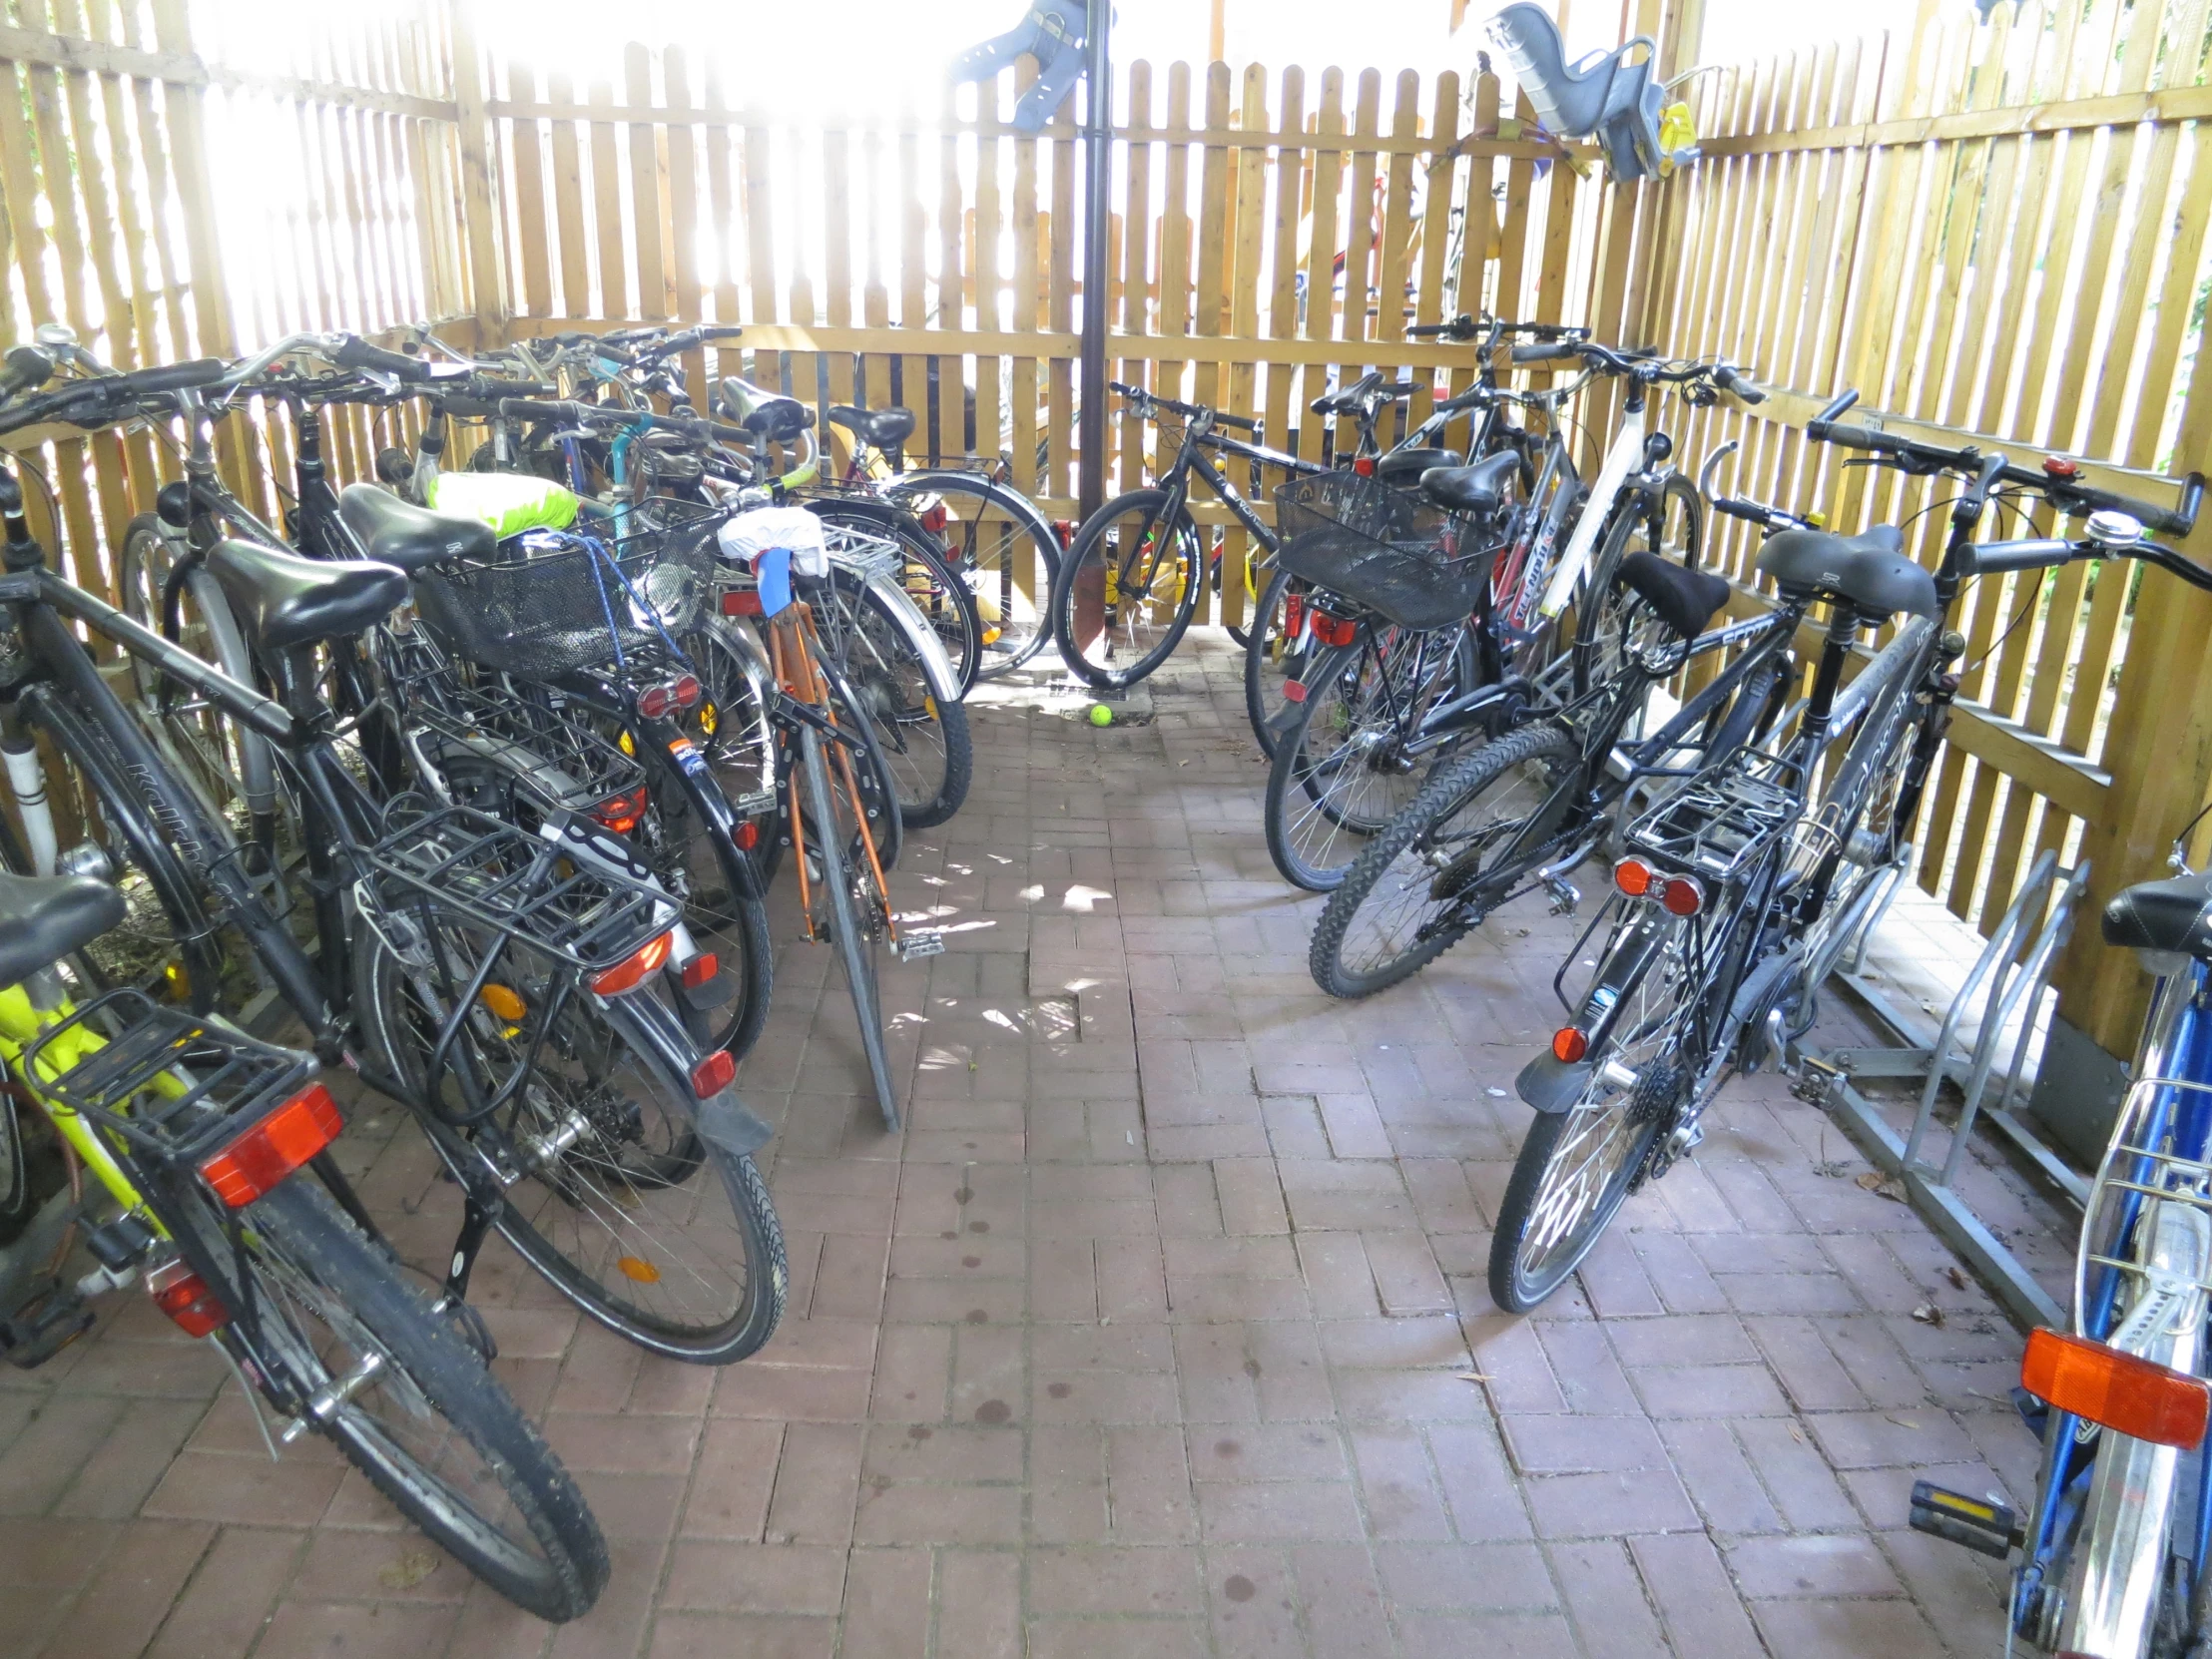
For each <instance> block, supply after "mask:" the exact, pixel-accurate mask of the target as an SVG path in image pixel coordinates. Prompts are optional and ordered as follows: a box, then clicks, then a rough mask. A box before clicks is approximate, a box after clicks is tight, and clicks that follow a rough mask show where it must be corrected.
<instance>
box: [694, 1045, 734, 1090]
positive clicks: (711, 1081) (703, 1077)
mask: <svg viewBox="0 0 2212 1659" xmlns="http://www.w3.org/2000/svg"><path fill="white" fill-rule="evenodd" d="M737 1075H738V1062H737V1059H736V1057H735V1056H733V1055H732V1054H731V1052H730V1051H729V1050H728V1049H727V1048H718V1049H716V1050H715V1051H714V1052H713V1053H712V1054H710V1055H708V1056H707V1057H706V1058H705V1059H704V1060H702V1061H700V1062H699V1064H697V1065H696V1066H694V1067H692V1068H691V1086H692V1093H693V1094H695V1095H697V1096H699V1098H700V1099H701V1100H705V1099H707V1098H709V1097H710V1096H712V1095H718V1094H720V1093H722V1091H723V1090H724V1089H727V1088H728V1087H729V1086H730V1079H731V1078H733V1077H735V1076H737Z"/></svg>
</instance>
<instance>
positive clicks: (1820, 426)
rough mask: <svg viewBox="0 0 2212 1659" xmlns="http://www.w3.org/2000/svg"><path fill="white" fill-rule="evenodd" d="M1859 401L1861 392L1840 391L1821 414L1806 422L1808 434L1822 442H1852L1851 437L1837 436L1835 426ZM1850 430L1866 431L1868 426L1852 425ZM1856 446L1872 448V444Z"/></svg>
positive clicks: (1858, 446)
mask: <svg viewBox="0 0 2212 1659" xmlns="http://www.w3.org/2000/svg"><path fill="white" fill-rule="evenodd" d="M1858 401H1859V393H1858V392H1857V391H1845V392H1842V393H1839V394H1838V395H1837V396H1836V397H1835V398H1834V399H1833V400H1832V401H1831V402H1830V403H1829V405H1828V407H1827V408H1825V409H1823V410H1821V412H1820V413H1819V414H1817V415H1815V416H1814V417H1813V418H1812V419H1811V420H1809V421H1807V422H1806V423H1805V432H1806V436H1808V437H1810V438H1812V439H1814V440H1815V441H1816V442H1820V443H1850V442H1851V440H1850V439H1849V438H1840V437H1837V436H1835V434H1834V431H1833V428H1834V427H1835V424H1836V422H1837V420H1838V419H1839V418H1841V417H1842V416H1843V415H1844V414H1846V413H1848V412H1849V411H1850V409H1851V406H1852V405H1853V404H1854V403H1856V402H1858ZM1850 430H1852V431H1865V430H1866V428H1865V427H1852V428H1850ZM1855 447H1857V448H1860V449H1867V448H1871V447H1872V445H1870V444H1863V443H1862V444H1858V445H1855Z"/></svg>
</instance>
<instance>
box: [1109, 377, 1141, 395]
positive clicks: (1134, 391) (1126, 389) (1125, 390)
mask: <svg viewBox="0 0 2212 1659" xmlns="http://www.w3.org/2000/svg"><path fill="white" fill-rule="evenodd" d="M1106 389H1107V390H1108V391H1118V392H1120V393H1121V394H1122V396H1124V397H1142V396H1144V395H1145V394H1144V391H1143V390H1142V389H1141V388H1140V387H1137V386H1125V385H1123V384H1122V383H1121V382H1120V381H1119V380H1108V381H1107V382H1106Z"/></svg>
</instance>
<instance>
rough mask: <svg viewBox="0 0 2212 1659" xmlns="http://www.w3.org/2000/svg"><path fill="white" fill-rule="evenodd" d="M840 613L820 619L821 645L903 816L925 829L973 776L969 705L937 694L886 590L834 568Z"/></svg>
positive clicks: (949, 810) (958, 798)
mask: <svg viewBox="0 0 2212 1659" xmlns="http://www.w3.org/2000/svg"><path fill="white" fill-rule="evenodd" d="M833 581H834V593H833V602H834V606H835V610H836V612H837V615H836V617H835V620H834V622H833V624H832V625H831V626H830V627H820V625H821V624H822V623H823V621H824V620H825V617H826V614H827V613H828V612H829V610H830V607H829V606H824V605H818V606H817V607H816V608H815V619H816V623H817V625H818V628H820V631H821V634H822V636H823V646H824V648H825V649H826V650H827V651H828V652H829V653H830V656H831V658H832V660H833V661H834V662H835V663H836V665H837V668H838V671H839V672H840V673H841V674H842V675H843V676H844V681H845V684H846V685H847V686H848V687H850V688H851V690H852V692H853V694H854V698H855V701H856V706H857V707H858V708H859V710H860V712H861V713H862V714H863V715H865V716H866V717H867V721H868V725H869V726H870V728H871V729H872V730H873V732H874V735H875V741H876V744H877V746H878V747H879V748H880V749H881V750H882V753H883V760H884V762H885V764H886V765H888V766H889V768H890V771H891V776H892V778H893V779H894V780H896V783H897V795H898V812H899V818H900V822H901V823H902V824H903V825H904V826H905V827H906V828H908V829H912V830H927V829H930V828H933V827H934V826H936V825H939V824H942V823H944V822H945V821H946V820H947V819H949V818H951V817H952V816H953V815H954V814H955V813H957V812H958V811H959V810H960V808H961V807H962V806H963V805H964V804H965V803H966V801H967V794H968V788H969V786H970V784H972V783H973V781H974V777H975V740H974V737H973V736H972V734H971V733H970V732H969V729H968V718H967V709H966V707H965V706H964V705H963V704H961V703H960V702H958V701H957V700H954V701H950V702H947V701H946V700H945V699H943V698H941V697H938V696H937V695H936V694H935V692H934V691H933V690H932V689H931V687H930V684H929V673H928V669H927V666H926V665H925V664H924V663H923V662H922V661H921V660H920V657H919V655H918V653H916V652H915V651H914V649H913V646H912V644H911V642H910V641H909V640H908V639H907V638H906V636H905V633H904V630H903V629H901V628H900V626H899V622H898V618H897V617H896V616H895V615H893V614H892V611H891V606H892V605H894V604H895V603H896V602H897V596H896V595H890V596H886V595H884V594H883V593H881V592H879V591H877V589H876V588H875V587H873V586H872V585H869V584H866V583H862V582H860V581H858V580H857V579H856V578H855V577H853V576H852V574H851V573H850V572H848V571H843V570H838V571H835V572H833Z"/></svg>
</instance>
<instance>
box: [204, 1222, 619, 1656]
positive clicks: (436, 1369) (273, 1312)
mask: <svg viewBox="0 0 2212 1659" xmlns="http://www.w3.org/2000/svg"><path fill="white" fill-rule="evenodd" d="M245 1219H246V1224H247V1229H248V1230H247V1233H246V1240H247V1244H246V1254H245V1257H244V1260H245V1264H246V1271H247V1274H248V1275H249V1276H250V1278H251V1280H252V1284H251V1286H246V1287H235V1288H234V1294H233V1299H232V1301H231V1302H230V1303H229V1304H227V1306H229V1307H230V1308H231V1311H232V1313H233V1316H234V1318H236V1317H237V1316H239V1315H240V1314H242V1313H243V1312H244V1308H243V1306H242V1305H243V1304H244V1302H245V1301H246V1298H247V1296H251V1298H252V1300H253V1304H254V1308H255V1312H256V1314H257V1316H258V1322H259V1329H258V1334H259V1337H260V1339H261V1342H260V1347H261V1350H262V1352H261V1354H260V1356H259V1357H260V1358H261V1359H262V1360H263V1361H264V1363H271V1362H274V1363H275V1364H277V1365H279V1366H281V1367H282V1369H283V1370H284V1371H285V1372H286V1373H288V1374H289V1375H288V1379H287V1381H288V1382H289V1383H290V1384H291V1387H292V1389H293V1390H295V1391H296V1393H297V1394H298V1396H299V1397H300V1398H302V1399H304V1398H311V1397H313V1396H315V1395H316V1394H317V1393H319V1392H321V1391H323V1390H326V1389H330V1388H331V1387H332V1386H333V1384H336V1383H340V1382H341V1381H349V1380H352V1379H354V1378H357V1377H359V1375H360V1374H361V1372H362V1370H363V1369H364V1368H373V1370H372V1371H371V1374H370V1377H369V1380H368V1381H367V1382H366V1383H363V1384H361V1385H358V1386H356V1387H355V1388H354V1390H353V1391H352V1392H351V1393H350V1394H348V1395H347V1396H346V1397H345V1399H344V1400H343V1401H342V1403H338V1404H335V1405H333V1406H331V1407H330V1408H329V1410H328V1412H327V1413H326V1414H323V1415H320V1416H319V1417H315V1418H313V1419H312V1420H311V1421H310V1426H312V1427H315V1428H317V1429H319V1431H320V1432H322V1433H324V1434H327V1435H328V1436H329V1437H330V1438H331V1439H333V1440H335V1441H336V1442H337V1444H338V1446H339V1448H340V1449H341V1450H342V1451H343V1452H344V1453H345V1455H346V1457H347V1458H348V1459H350V1460H351V1462H352V1463H353V1465H354V1466H355V1467H356V1468H358V1469H359V1470H360V1471H361V1472H362V1473H363V1474H365V1475H366V1476H367V1477H368V1479H369V1481H370V1482H371V1483H372V1484H373V1485H374V1486H375V1487H376V1489H377V1490H378V1491H380V1492H382V1493H383V1494H384V1496H385V1497H387V1498H389V1499H390V1500H391V1502H392V1503H393V1505H394V1506H395V1507H397V1508H398V1509H399V1511H400V1512H401V1513H402V1514H404V1515H405V1516H406V1517H407V1518H408V1519H409V1520H411V1521H413V1522H414V1523H415V1524H416V1525H417V1526H419V1527H421V1528H422V1530H423V1531H424V1532H425V1533H427V1534H428V1535H429V1536H430V1538H431V1539H433V1540H434V1541H435V1542H436V1543H437V1544H438V1545H439V1547H441V1548H443V1549H444V1550H445V1551H446V1552H447V1553H449V1554H450V1555H452V1556H453V1557H454V1558H455V1559H456V1560H458V1561H459V1562H460V1563H461V1564H462V1565H463V1566H465V1567H467V1568H468V1570H469V1571H470V1572H472V1573H474V1574H475V1575H476V1576H477V1577H478V1578H481V1579H482V1580H483V1581H484V1582H485V1583H487V1584H489V1585H490V1586H491V1587H492V1588H493V1589H495V1590H497V1591H498V1592H499V1593H500V1594H501V1595H503V1596H505V1597H506V1598H507V1599H508V1600H509V1601H511V1602H513V1603H514V1604H515V1605H516V1606H518V1607H521V1608H523V1609H525V1610H526V1611H528V1612H531V1613H535V1614H536V1615H537V1616H538V1617H539V1618H541V1619H550V1620H554V1621H562V1620H567V1619H573V1618H576V1617H578V1616H579V1615H581V1614H583V1613H584V1612H586V1611H588V1610H589V1609H590V1607H591V1605H592V1604H593V1603H594V1602H595V1601H597V1600H598V1599H599V1592H600V1591H601V1589H603V1588H604V1587H605V1585H606V1582H607V1571H608V1564H607V1544H606V1540H605V1539H604V1538H603V1537H602V1536H601V1535H600V1531H599V1524H598V1522H597V1521H595V1520H594V1519H593V1518H592V1513H591V1510H590V1509H589V1508H588V1507H587V1506H586V1504H585V1502H584V1495H583V1493H582V1492H580V1491H578V1490H577V1488H576V1483H575V1481H574V1480H572V1479H571V1478H570V1477H569V1474H568V1471H567V1470H566V1469H564V1468H563V1467H562V1466H561V1462H560V1459H559V1458H558V1457H556V1456H555V1455H554V1454H553V1451H552V1450H551V1448H550V1447H548V1446H547V1445H546V1443H545V1441H544V1440H543V1439H542V1438H540V1437H539V1434H538V1431H537V1430H536V1429H535V1428H534V1427H532V1426H531V1424H530V1421H529V1419H528V1418H527V1417H525V1416H524V1415H523V1414H522V1410H521V1407H520V1406H518V1405H517V1404H516V1403H515V1401H514V1396H513V1395H511V1394H510V1393H508V1392H507V1390H506V1388H505V1386H504V1385H503V1384H502V1383H500V1382H499V1380H498V1378H496V1377H495V1376H493V1375H492V1373H491V1372H490V1370H489V1369H488V1368H487V1367H486V1366H485V1364H484V1361H483V1358H482V1356H481V1355H479V1354H478V1353H477V1351H476V1350H475V1349H474V1348H473V1347H471V1346H470V1345H469V1344H468V1343H466V1342H464V1341H463V1340H462V1338H461V1335H460V1333H459V1331H458V1330H457V1329H456V1327H455V1326H454V1325H453V1324H451V1323H449V1322H448V1321H447V1320H445V1319H443V1318H442V1317H441V1316H439V1315H438V1314H437V1313H436V1312H435V1311H433V1309H432V1308H431V1307H430V1305H429V1304H428V1303H427V1302H426V1301H425V1300H424V1298H423V1297H422V1295H421V1294H420V1293H419V1292H418V1291H416V1290H415V1289H414V1288H413V1287H412V1286H410V1285H408V1284H407V1283H406V1282H405V1281H404V1280H403V1279H402V1278H401V1277H400V1275H399V1274H398V1272H397V1271H395V1268H394V1265H393V1263H392V1261H391V1259H390V1257H389V1256H387V1255H386V1254H385V1253H383V1252H382V1251H380V1250H379V1249H377V1248H376V1247H375V1246H374V1245H372V1244H370V1243H369V1241H368V1240H367V1239H366V1238H364V1237H362V1235H361V1234H360V1232H359V1231H358V1230H357V1229H356V1228H355V1227H354V1226H353V1225H352V1223H351V1222H349V1221H347V1220H346V1219H345V1218H344V1216H342V1215H341V1214H340V1213H339V1212H338V1209H337V1207H336V1206H335V1205H334V1204H332V1203H331V1202H330V1200H329V1199H328V1197H327V1196H325V1195H324V1194H323V1193H322V1192H321V1190H320V1189H319V1188H317V1187H315V1186H314V1185H313V1184H312V1183H310V1182H308V1181H306V1180H304V1179H300V1180H294V1181H286V1182H284V1183H283V1184H282V1185H280V1186H278V1187H277V1188H276V1189H274V1190H273V1191H271V1192H270V1193H268V1194H267V1195H265V1196H264V1197H263V1198H262V1199H261V1200H260V1201H259V1202H257V1203H256V1204H255V1205H253V1207H252V1208H251V1209H250V1210H249V1211H248V1212H247V1215H246V1218H245ZM192 1225H193V1226H194V1228H195V1230H196V1231H198V1232H199V1233H200V1234H201V1236H202V1240H203V1242H204V1243H205V1244H206V1245H207V1246H208V1254H209V1255H210V1256H211V1257H212V1258H213V1259H214V1260H215V1261H216V1262H218V1263H221V1264H223V1265H224V1267H226V1268H227V1269H229V1270H231V1271H232V1272H234V1273H235V1272H236V1264H237V1263H238V1261H239V1257H238V1255H237V1254H236V1253H235V1252H234V1250H233V1249H232V1247H231V1245H230V1243H229V1241H228V1240H226V1239H223V1238H222V1237H221V1236H220V1233H219V1231H218V1229H217V1227H216V1224H215V1220H214V1217H213V1216H212V1215H208V1214H206V1213H205V1212H204V1211H203V1212H202V1213H200V1214H197V1215H195V1216H194V1218H193V1222H192ZM240 1292H244V1293H245V1294H244V1295H242V1294H239V1293H240ZM264 1386H265V1387H269V1386H270V1385H269V1383H265V1384H264ZM270 1391H271V1392H272V1395H273V1396H274V1395H275V1393H276V1390H275V1389H274V1388H271V1389H270ZM279 1403H280V1404H287V1403H289V1402H282V1401H280V1402H279Z"/></svg>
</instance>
